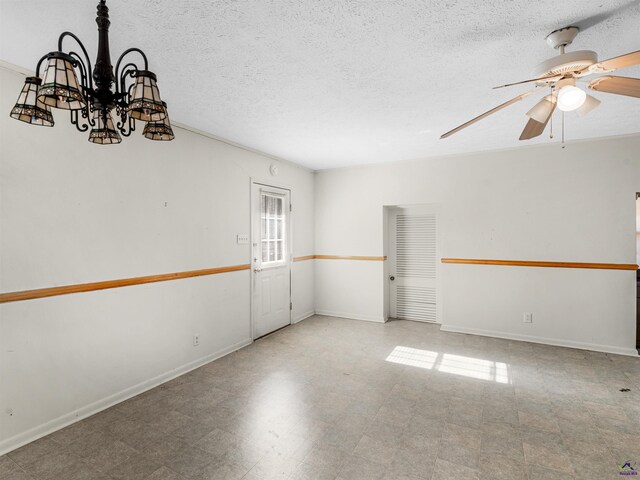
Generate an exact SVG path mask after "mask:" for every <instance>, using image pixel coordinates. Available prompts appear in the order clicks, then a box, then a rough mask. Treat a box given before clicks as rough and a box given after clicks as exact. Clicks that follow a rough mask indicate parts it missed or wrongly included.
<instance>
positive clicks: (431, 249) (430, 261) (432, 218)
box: [389, 206, 440, 322]
mask: <svg viewBox="0 0 640 480" xmlns="http://www.w3.org/2000/svg"><path fill="white" fill-rule="evenodd" d="M438 243H439V242H438V235H437V219H436V211H435V207H430V206H421V207H407V208H400V207H398V208H394V209H392V210H391V211H390V214H389V296H390V298H389V310H390V311H389V315H390V316H391V317H392V318H399V319H403V320H415V321H419V322H439V321H440V314H439V309H440V305H439V303H440V302H439V301H438V297H439V288H438V278H437V273H438V270H439V269H438V263H437V258H438V257H439V252H438Z"/></svg>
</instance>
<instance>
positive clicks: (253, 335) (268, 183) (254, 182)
mask: <svg viewBox="0 0 640 480" xmlns="http://www.w3.org/2000/svg"><path fill="white" fill-rule="evenodd" d="M254 185H260V186H263V187H267V188H269V187H270V188H279V189H281V190H287V191H288V192H289V208H290V210H289V228H288V231H287V244H288V247H287V252H286V254H287V260H288V264H289V305H291V303H292V302H293V300H292V298H291V292H292V285H291V284H292V281H293V276H292V271H293V208H292V206H293V189H292V188H291V186H290V185H286V184H283V183H279V182H273V181H271V180H263V179H260V178H256V177H250V178H249V265H250V266H251V268H250V270H249V295H250V297H251V299H250V301H249V303H250V307H249V317H250V328H251V340H255V339H256V330H255V320H254V315H253V314H254V311H255V308H256V307H255V305H254V295H253V294H254V287H253V285H254V275H255V272H254V271H253V269H254V268H255V262H254V261H253V258H254V257H253V248H254V247H253V234H254V233H255V232H254V222H253V202H254V193H253V191H254V188H253V187H254ZM292 314H293V310H292V309H291V308H289V325H291V324H292V323H293V322H292V318H291V316H292ZM267 335H268V334H267Z"/></svg>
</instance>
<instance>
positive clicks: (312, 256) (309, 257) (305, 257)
mask: <svg viewBox="0 0 640 480" xmlns="http://www.w3.org/2000/svg"><path fill="white" fill-rule="evenodd" d="M314 258H316V256H315V255H305V256H304V257H295V258H294V259H293V261H294V262H304V261H305V260H313V259H314Z"/></svg>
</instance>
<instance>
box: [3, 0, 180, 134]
mask: <svg viewBox="0 0 640 480" xmlns="http://www.w3.org/2000/svg"><path fill="white" fill-rule="evenodd" d="M96 23H97V24H98V55H97V58H96V64H95V67H94V68H93V70H92V68H91V60H89V55H88V54H87V50H86V48H85V47H84V45H83V44H82V42H81V41H80V39H79V38H78V37H77V36H75V35H74V34H73V33H71V32H64V33H63V34H62V35H60V37H59V38H58V51H55V52H51V53H48V54H46V55H45V56H43V57H42V58H41V59H40V60H39V61H38V65H37V67H36V76H35V77H27V78H26V79H25V82H24V86H23V87H22V91H21V92H20V96H19V97H18V101H17V103H16V105H15V106H14V107H13V109H12V110H11V113H10V116H11V118H15V119H16V120H20V121H23V122H26V123H29V124H31V125H41V126H46V127H53V125H54V121H53V115H52V113H51V108H52V107H53V108H59V109H62V110H69V112H70V115H71V123H72V124H73V125H75V126H76V128H77V129H78V130H79V131H81V132H86V131H87V130H89V129H91V130H90V131H89V141H90V142H92V143H97V144H99V145H110V144H115V143H120V142H121V141H122V137H123V136H124V137H128V136H129V135H131V133H132V132H133V131H135V129H136V122H135V121H136V120H141V121H143V122H146V125H145V127H144V130H143V132H142V134H143V135H144V136H145V137H146V138H148V139H150V140H173V138H174V134H173V130H172V129H171V124H170V123H169V117H168V115H167V104H166V103H165V102H163V101H162V100H161V98H160V92H159V90H158V85H157V83H156V82H157V78H156V75H155V74H154V73H153V72H151V71H149V65H148V61H147V57H146V55H145V54H144V52H143V51H142V50H140V49H139V48H129V49H128V50H125V51H124V52H123V53H122V55H120V58H118V61H117V62H116V67H115V70H114V68H113V66H112V65H111V54H110V52H109V25H110V24H111V22H110V21H109V8H108V7H107V5H106V0H100V3H98V16H97V17H96ZM67 37H70V38H71V39H73V40H75V42H76V43H77V44H78V46H79V47H80V50H81V52H82V54H83V55H82V56H81V55H79V54H78V53H77V52H74V51H68V52H63V50H62V42H63V40H64V39H65V38H67ZM131 54H138V55H139V56H140V57H141V59H142V61H143V65H144V68H143V69H140V68H139V67H138V64H136V63H135V62H133V61H131V60H129V59H128V60H126V61H125V60H124V59H125V57H127V58H130V56H131ZM43 63H45V69H44V73H43V75H42V77H41V76H40V67H41V66H42V64H43ZM114 72H115V73H114Z"/></svg>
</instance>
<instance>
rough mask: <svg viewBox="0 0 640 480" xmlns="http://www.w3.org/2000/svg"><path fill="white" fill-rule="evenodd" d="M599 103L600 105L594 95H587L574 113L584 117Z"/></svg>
mask: <svg viewBox="0 0 640 480" xmlns="http://www.w3.org/2000/svg"><path fill="white" fill-rule="evenodd" d="M599 105H600V100H598V99H597V98H595V97H592V96H591V95H587V98H586V100H585V102H584V103H583V104H582V106H581V107H580V108H578V109H577V110H576V114H577V115H578V116H579V117H584V116H585V115H587V114H588V113H589V112H591V110H593V109H594V108H596V107H598V106H599Z"/></svg>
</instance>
